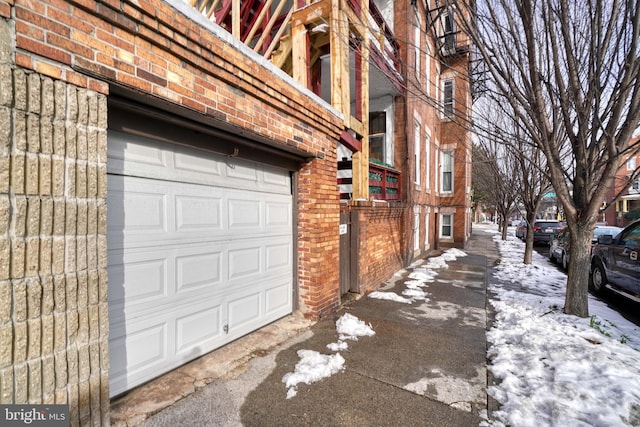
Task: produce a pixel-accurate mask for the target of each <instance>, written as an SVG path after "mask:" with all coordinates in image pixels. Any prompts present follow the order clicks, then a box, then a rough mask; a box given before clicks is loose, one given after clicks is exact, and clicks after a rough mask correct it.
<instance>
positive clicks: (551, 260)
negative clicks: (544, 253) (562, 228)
mask: <svg viewBox="0 0 640 427" xmlns="http://www.w3.org/2000/svg"><path fill="white" fill-rule="evenodd" d="M549 261H550V262H551V263H552V264H555V263H556V259H555V257H554V256H553V251H552V250H551V247H549Z"/></svg>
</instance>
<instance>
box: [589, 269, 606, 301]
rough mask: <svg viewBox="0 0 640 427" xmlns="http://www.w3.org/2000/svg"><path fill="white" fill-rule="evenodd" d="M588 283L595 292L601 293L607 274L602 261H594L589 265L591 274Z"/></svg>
mask: <svg viewBox="0 0 640 427" xmlns="http://www.w3.org/2000/svg"><path fill="white" fill-rule="evenodd" d="M589 277H590V279H591V280H589V284H590V285H591V289H593V291H594V292H595V293H597V294H603V293H604V292H605V289H606V285H607V275H606V273H605V272H604V266H603V265H602V262H600V261H595V262H594V264H593V266H592V267H591V274H590V275H589Z"/></svg>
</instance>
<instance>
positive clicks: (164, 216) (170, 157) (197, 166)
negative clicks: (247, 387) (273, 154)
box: [107, 131, 293, 396]
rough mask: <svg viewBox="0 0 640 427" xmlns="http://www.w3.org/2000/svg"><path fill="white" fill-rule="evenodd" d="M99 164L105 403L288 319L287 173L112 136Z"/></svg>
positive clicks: (289, 200) (289, 225) (290, 271)
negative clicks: (104, 253)
mask: <svg viewBox="0 0 640 427" xmlns="http://www.w3.org/2000/svg"><path fill="white" fill-rule="evenodd" d="M108 157H109V158H108V163H107V165H108V166H107V167H108V196H107V224H108V227H107V228H108V229H107V234H108V235H107V244H108V275H109V323H110V328H111V329H110V335H109V350H110V360H111V370H110V388H111V395H112V396H114V395H116V394H119V393H121V392H123V391H126V390H128V389H130V388H132V387H134V386H136V385H139V384H141V383H143V382H145V381H147V380H149V379H152V378H154V377H156V376H158V375H160V374H162V373H164V372H166V371H169V370H171V369H172V368H175V367H177V366H179V365H181V364H184V363H185V362H187V361H189V360H192V359H194V358H196V357H198V356H200V355H202V354H204V353H207V352H209V351H211V350H213V349H215V348H218V347H220V346H222V345H224V344H226V343H228V342H230V341H232V340H234V339H237V338H239V337H241V336H242V335H245V334H247V333H249V332H251V331H253V330H255V329H257V328H259V327H261V326H264V325H266V324H268V323H270V322H272V321H274V320H276V319H278V318H280V317H283V316H285V315H287V314H289V313H290V312H291V311H292V280H293V279H292V277H293V267H292V265H293V263H292V259H293V253H292V251H293V244H292V239H293V236H292V218H291V217H292V197H291V180H290V175H289V172H288V171H286V170H282V169H278V168H271V167H268V166H264V165H258V164H256V163H253V162H245V161H241V160H238V159H232V158H227V157H223V156H218V155H214V154H211V153H208V152H203V151H199V150H195V149H190V148H186V147H182V146H178V145H173V144H165V143H161V142H159V141H154V140H150V139H146V138H141V137H137V136H132V135H129V134H124V133H120V132H115V131H113V132H110V133H109V142H108Z"/></svg>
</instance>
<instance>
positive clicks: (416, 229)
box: [413, 206, 420, 250]
mask: <svg viewBox="0 0 640 427" xmlns="http://www.w3.org/2000/svg"><path fill="white" fill-rule="evenodd" d="M413 249H414V250H416V249H420V206H416V207H415V208H414V210H413Z"/></svg>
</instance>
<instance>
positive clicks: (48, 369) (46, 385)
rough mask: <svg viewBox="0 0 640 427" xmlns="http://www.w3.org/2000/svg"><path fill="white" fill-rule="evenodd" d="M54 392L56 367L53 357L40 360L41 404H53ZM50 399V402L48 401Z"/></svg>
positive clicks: (49, 356)
mask: <svg viewBox="0 0 640 427" xmlns="http://www.w3.org/2000/svg"><path fill="white" fill-rule="evenodd" d="M55 390H56V365H55V361H54V357H53V355H52V354H51V355H48V356H45V357H43V358H42V403H43V404H45V405H46V404H53V403H54V401H55V398H54V395H55ZM49 399H50V400H49Z"/></svg>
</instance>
